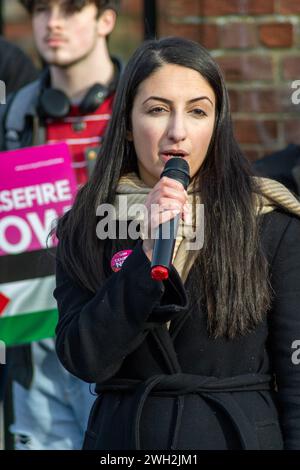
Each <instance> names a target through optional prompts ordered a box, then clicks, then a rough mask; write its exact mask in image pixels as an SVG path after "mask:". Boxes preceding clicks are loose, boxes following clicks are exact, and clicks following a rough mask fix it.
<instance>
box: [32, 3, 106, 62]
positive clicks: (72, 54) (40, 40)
mask: <svg viewBox="0 0 300 470" xmlns="http://www.w3.org/2000/svg"><path fill="white" fill-rule="evenodd" d="M97 13H98V10H97V7H96V5H95V4H94V3H89V4H87V5H86V6H84V7H83V8H82V9H81V10H74V9H71V8H70V6H69V2H68V1H66V0H53V1H49V0H48V1H47V0H46V1H37V2H36V6H35V9H34V11H33V16H32V21H33V33H34V37H35V42H36V46H37V49H38V51H39V53H40V54H41V56H42V58H43V59H44V60H45V61H46V62H47V63H48V64H50V65H56V66H59V67H63V68H64V67H69V66H71V65H73V64H75V63H77V62H80V61H81V60H84V58H85V57H87V56H89V54H91V53H92V51H94V49H95V47H96V44H97V41H98V40H99V38H100V37H101V36H102V38H103V39H104V40H105V35H103V34H101V17H100V18H98V15H97Z"/></svg>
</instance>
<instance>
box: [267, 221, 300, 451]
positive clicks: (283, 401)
mask: <svg viewBox="0 0 300 470" xmlns="http://www.w3.org/2000/svg"><path fill="white" fill-rule="evenodd" d="M289 219H290V220H289V222H288V224H287V226H286V228H285V231H284V233H283V235H282V238H281V241H280V244H279V247H278V250H277V253H276V256H275V259H274V262H273V267H272V278H271V279H272V287H273V289H274V302H273V308H272V311H271V312H270V318H269V325H270V344H271V358H272V363H273V369H274V372H275V377H276V384H277V387H278V399H279V407H280V422H281V425H282V432H283V438H284V444H285V449H300V364H298V363H297V362H298V361H295V358H296V355H295V349H294V348H293V345H295V343H294V342H295V341H299V340H300V220H299V219H297V218H296V217H290V218H289ZM298 357H299V356H298Z"/></svg>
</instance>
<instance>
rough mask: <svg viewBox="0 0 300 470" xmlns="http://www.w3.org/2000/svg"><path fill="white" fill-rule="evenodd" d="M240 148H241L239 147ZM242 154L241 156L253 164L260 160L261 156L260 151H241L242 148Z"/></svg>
mask: <svg viewBox="0 0 300 470" xmlns="http://www.w3.org/2000/svg"><path fill="white" fill-rule="evenodd" d="M241 147H242V146H241ZM242 152H243V154H244V155H245V156H246V157H247V159H248V160H250V162H254V161H256V160H258V159H259V158H261V156H262V150H252V149H251V150H249V149H243V147H242Z"/></svg>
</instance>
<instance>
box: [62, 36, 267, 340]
mask: <svg viewBox="0 0 300 470" xmlns="http://www.w3.org/2000/svg"><path fill="white" fill-rule="evenodd" d="M164 64H177V65H181V66H184V67H188V68H191V69H194V70H196V71H198V72H199V73H200V74H201V75H202V76H203V77H204V78H205V79H206V80H207V82H208V83H209V84H210V86H211V87H212V89H213V90H214V93H215V96H216V120H215V128H214V134H213V137H212V140H211V142H210V145H209V148H208V151H207V155H206V159H205V161H204V163H203V165H202V167H201V168H200V170H199V172H198V174H197V175H196V176H195V187H196V192H198V193H200V194H201V200H202V202H203V203H204V207H205V240H204V246H203V248H202V249H201V250H200V251H199V255H198V257H197V260H196V262H195V266H194V269H193V276H192V279H191V280H190V281H191V284H190V286H191V292H194V293H195V295H194V298H196V296H198V299H199V301H200V302H201V303H202V305H203V308H205V309H206V313H207V322H208V330H209V333H210V335H212V336H214V337H218V336H227V337H230V338H232V337H234V336H236V335H238V334H245V333H246V332H248V331H250V330H251V329H252V328H253V327H254V326H255V325H257V324H258V323H259V322H260V321H261V320H262V319H263V316H264V314H265V312H266V311H267V309H268V306H269V303H270V293H269V292H270V289H269V285H268V271H267V263H266V259H265V257H264V255H263V253H262V250H261V247H260V237H259V217H257V215H256V207H255V204H254V200H253V194H254V192H255V191H256V192H258V188H256V187H255V183H254V180H253V178H251V171H250V167H249V164H248V162H247V161H246V159H245V158H244V157H243V155H242V153H241V151H240V149H239V147H238V145H237V143H236V141H235V139H234V136H233V131H232V124H231V117H230V109H229V100H228V94H227V90H226V87H225V84H224V80H223V77H222V74H221V72H220V70H219V68H218V66H217V65H216V63H215V62H214V61H213V59H212V58H211V57H210V55H209V54H208V52H207V51H206V50H205V49H204V48H203V47H202V46H200V45H199V44H197V43H195V42H192V41H189V40H186V39H182V38H176V37H170V38H164V39H160V40H151V41H147V42H145V43H143V44H142V45H141V46H140V47H139V48H138V49H137V50H136V52H135V53H134V54H133V56H132V57H131V59H130V60H129V62H128V64H127V66H126V68H125V71H124V73H123V76H122V78H121V80H120V85H119V88H118V90H117V93H116V97H115V102H114V108H113V113H112V117H111V121H110V125H109V127H108V129H107V132H106V135H105V139H104V143H103V146H102V148H101V151H100V155H99V158H98V160H97V163H96V167H95V170H94V172H93V175H92V177H91V179H90V181H89V182H88V183H87V184H86V185H85V186H84V187H83V188H82V189H81V190H80V191H79V193H78V195H77V198H76V201H75V203H74V206H73V208H72V209H71V211H70V212H69V213H68V214H67V216H65V217H63V218H62V219H61V221H60V223H59V226H58V237H59V238H60V239H61V243H60V245H61V246H60V261H61V263H62V265H63V266H64V268H65V269H66V270H67V272H68V273H69V274H70V276H71V277H73V278H74V279H75V280H76V281H77V282H78V283H80V284H81V285H82V286H84V287H86V288H88V289H90V290H91V291H96V289H97V288H98V287H99V285H100V284H101V281H102V280H103V279H104V277H105V273H104V243H103V242H101V241H100V240H98V239H97V237H96V225H97V217H96V207H97V206H98V205H99V204H103V203H110V204H112V203H113V202H114V198H115V192H116V187H117V184H118V180H119V178H120V177H121V176H122V175H124V174H126V173H128V172H131V171H135V172H137V171H138V170H137V163H136V161H137V157H136V154H135V151H134V148H133V145H132V143H131V142H129V141H128V140H127V139H126V132H127V131H128V130H129V129H130V126H131V122H130V117H131V110H132V106H133V101H134V98H135V96H136V93H137V90H138V86H139V85H140V83H141V82H143V80H145V79H146V78H147V77H149V76H150V75H151V74H152V73H154V72H155V71H156V70H157V69H158V68H159V67H161V66H163V65H164ZM200 286H201V289H199V287H200ZM199 292H201V293H202V294H201V296H199Z"/></svg>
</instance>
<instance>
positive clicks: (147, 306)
mask: <svg viewBox="0 0 300 470" xmlns="http://www.w3.org/2000/svg"><path fill="white" fill-rule="evenodd" d="M58 252H59V250H58ZM150 267H151V266H150V262H149V260H148V258H147V257H146V255H145V254H144V252H143V249H142V245H141V243H138V244H137V245H136V247H135V248H134V250H133V252H132V253H131V255H130V256H129V257H128V258H127V259H126V261H125V262H124V264H123V266H122V269H121V270H120V271H119V272H117V273H112V274H111V276H110V277H109V278H107V279H106V281H105V282H104V283H103V285H102V286H101V287H100V288H99V290H98V291H97V292H96V293H95V294H93V293H92V292H90V291H88V290H85V289H83V288H81V287H80V286H79V285H78V284H77V283H75V282H74V281H73V280H72V279H71V278H70V277H69V276H68V275H67V274H66V273H65V272H64V270H63V269H62V267H61V265H60V262H59V259H58V261H57V271H56V285H57V287H56V289H55V291H54V297H55V298H56V300H57V303H58V311H59V321H58V325H57V328H56V334H57V339H56V350H57V354H58V357H59V359H60V361H61V362H62V364H63V365H64V366H65V368H66V369H67V370H69V371H70V372H71V373H72V374H74V375H76V376H78V377H79V378H81V379H83V380H85V381H87V382H96V383H99V382H102V381H104V380H107V379H108V378H110V377H112V376H113V375H114V374H115V373H116V372H117V371H118V369H119V368H120V366H121V364H122V362H123V360H124V359H125V357H126V356H127V355H128V354H130V353H131V352H132V351H134V350H135V349H136V348H137V347H138V346H139V345H140V344H141V342H142V341H143V339H144V338H145V336H146V334H147V332H148V331H149V323H147V321H148V322H149V321H150V322H151V321H153V312H155V309H156V312H157V316H156V318H155V320H154V321H163V322H165V321H167V320H169V318H170V316H171V318H172V313H174V312H175V313H176V311H178V309H179V310H180V307H178V306H176V305H173V306H172V305H171V306H170V305H169V307H171V308H169V311H168V305H165V306H164V308H162V306H161V303H162V302H163V299H165V301H166V302H168V301H169V300H170V298H172V300H174V299H175V302H178V304H179V305H180V304H184V305H185V304H186V303H187V299H186V296H185V294H184V292H185V291H184V288H183V286H182V284H181V283H180V282H177V284H179V290H180V286H181V293H179V294H178V288H177V289H175V288H174V289H173V291H172V289H171V292H170V288H169V289H168V291H169V295H165V296H164V295H163V294H164V291H165V287H164V284H163V283H162V282H158V281H154V280H152V279H151V275H150ZM176 274H177V273H176ZM173 277H174V273H173ZM177 277H178V274H177ZM163 303H165V302H163ZM166 313H167V316H165V315H166ZM151 314H152V315H151Z"/></svg>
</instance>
